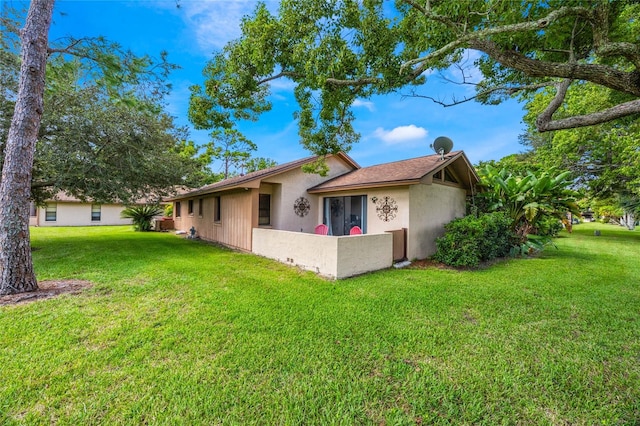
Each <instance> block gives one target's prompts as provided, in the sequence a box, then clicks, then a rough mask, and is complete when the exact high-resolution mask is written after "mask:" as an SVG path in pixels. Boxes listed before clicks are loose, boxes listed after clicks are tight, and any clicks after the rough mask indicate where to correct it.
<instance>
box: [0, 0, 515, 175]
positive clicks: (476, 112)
mask: <svg viewBox="0 0 640 426" xmlns="http://www.w3.org/2000/svg"><path fill="white" fill-rule="evenodd" d="M0 2H2V3H5V4H6V3H9V4H12V5H13V6H15V7H20V6H22V5H26V4H28V2H27V1H24V0H0ZM180 3H181V7H180V8H176V3H175V1H174V0H161V1H156V0H137V1H119V0H109V1H94V0H57V1H56V7H55V11H54V22H53V25H52V28H51V32H50V39H51V40H54V39H56V38H59V37H63V36H69V35H70V36H74V37H90V36H98V35H102V36H105V37H106V38H108V39H110V40H112V41H116V42H118V43H120V44H121V45H122V46H123V47H125V48H129V49H131V50H132V51H133V52H135V53H137V54H145V53H146V54H150V55H153V56H157V55H158V54H159V52H160V51H162V50H166V51H167V52H168V53H169V61H171V62H173V63H176V64H178V65H180V66H181V67H182V68H181V69H179V70H176V71H175V72H173V73H172V76H171V80H172V84H173V92H172V94H171V96H170V97H169V98H168V107H167V108H168V111H169V112H170V113H171V114H172V115H174V116H175V117H176V118H177V122H178V123H179V124H182V125H189V122H188V119H187V110H188V103H189V86H191V85H194V84H201V83H202V81H203V77H202V74H201V71H202V69H203V67H204V66H205V63H206V62H207V61H208V60H209V59H210V58H211V56H212V53H213V52H214V51H215V50H217V49H219V48H221V47H222V46H224V44H225V43H226V42H227V41H229V40H232V39H234V38H236V37H238V36H239V35H240V30H239V22H240V19H241V17H242V16H243V15H246V14H250V13H251V12H252V11H253V9H254V7H255V4H256V3H255V2H254V1H231V0H224V1H220V0H209V1H203V0H181V1H180ZM266 3H267V4H268V6H269V8H270V9H271V10H273V11H275V10H277V6H278V2H276V1H267V2H266ZM471 54H473V53H471ZM450 77H455V76H454V75H451V76H450ZM464 90H471V89H463V88H460V87H457V86H455V85H452V84H447V83H445V82H444V80H443V79H441V78H440V76H438V75H437V74H435V75H430V76H429V77H428V82H427V84H426V85H425V87H424V88H422V89H421V90H420V93H425V94H429V95H430V96H433V97H436V98H445V97H450V96H451V95H452V94H454V93H455V94H456V97H458V98H460V97H461V96H463V95H464V93H465V92H464ZM272 101H273V110H272V111H270V112H268V113H265V114H263V115H262V116H261V117H260V119H259V121H257V122H246V123H245V122H243V123H239V126H238V127H239V129H240V130H241V131H242V132H243V133H244V134H245V135H246V136H247V137H249V138H250V139H251V140H252V141H253V142H255V143H256V144H257V145H258V152H257V153H255V155H256V156H261V157H269V158H272V159H274V160H276V161H277V162H278V163H284V162H287V161H291V160H295V159H297V158H300V157H303V156H307V155H309V153H308V152H306V151H305V150H304V149H303V148H302V147H301V146H300V144H299V138H298V129H297V126H296V123H295V121H294V119H293V116H292V113H293V112H294V111H295V110H296V108H297V105H296V102H295V100H294V98H293V85H292V84H291V83H290V82H287V81H276V82H275V83H274V84H273V86H272ZM354 108H355V111H356V117H357V119H356V121H355V123H354V125H355V128H356V130H357V131H358V132H359V133H360V134H361V140H360V142H359V143H358V144H356V145H354V147H353V149H352V150H351V151H350V152H349V155H351V156H352V157H353V158H354V159H355V160H356V161H357V162H358V163H359V164H360V165H362V166H368V165H372V164H378V163H383V162H388V161H395V160H401V159H406V158H411V157H416V156H421V155H428V154H431V153H433V151H432V150H431V148H430V147H429V145H430V144H431V143H432V142H433V140H434V139H435V138H436V137H438V136H448V137H450V138H451V139H452V140H453V141H454V149H462V150H464V151H465V153H466V154H467V156H468V157H469V159H470V160H471V162H472V163H477V162H478V161H480V160H490V159H500V158H502V157H504V156H505V155H509V154H512V153H515V152H520V151H522V150H523V147H522V146H521V145H520V144H519V143H518V135H519V134H521V133H523V129H524V125H523V124H522V116H523V111H522V106H521V105H520V104H518V103H517V102H515V101H509V102H507V103H504V104H502V105H499V106H483V105H480V104H478V103H475V102H468V103H465V104H462V105H459V106H455V107H449V108H444V107H442V106H440V105H437V104H435V103H433V102H431V101H429V100H426V99H419V98H404V99H403V98H402V96H401V94H397V95H387V96H384V97H382V96H380V97H375V98H372V99H368V100H364V99H363V100H360V101H358V102H357V104H356V105H354ZM190 127H191V126H190ZM191 129H192V128H191ZM191 139H193V140H194V141H196V142H197V143H204V142H207V141H208V140H209V132H207V131H195V130H193V129H192V130H191Z"/></svg>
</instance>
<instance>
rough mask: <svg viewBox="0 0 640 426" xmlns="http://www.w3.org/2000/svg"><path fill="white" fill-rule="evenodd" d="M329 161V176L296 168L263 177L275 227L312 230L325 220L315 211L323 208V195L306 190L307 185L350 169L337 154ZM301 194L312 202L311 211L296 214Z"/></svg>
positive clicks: (262, 189)
mask: <svg viewBox="0 0 640 426" xmlns="http://www.w3.org/2000/svg"><path fill="white" fill-rule="evenodd" d="M327 165H328V166H329V174H328V175H327V176H320V175H318V174H314V173H304V172H303V171H302V170H301V169H300V168H297V169H295V170H290V171H288V172H286V173H282V174H279V175H277V176H273V177H271V178H269V179H265V181H263V183H262V186H261V187H260V192H261V193H264V194H269V193H270V194H271V227H272V228H273V229H280V230H283V231H296V232H313V230H314V228H315V227H316V225H318V224H320V223H322V216H320V220H319V221H318V216H317V214H316V213H315V212H317V211H319V210H322V205H321V204H320V197H318V196H317V195H314V194H309V193H307V189H309V188H312V187H314V186H316V185H318V184H320V183H322V182H324V181H326V180H328V179H331V178H334V177H336V176H340V175H342V174H344V173H346V172H348V171H350V170H351V168H350V167H348V166H346V165H345V164H344V163H343V162H342V161H340V160H338V159H337V158H335V157H329V158H327ZM300 197H304V198H306V199H307V200H308V201H309V203H310V205H311V208H310V209H309V213H308V214H307V215H305V216H303V217H300V216H298V215H296V214H295V213H294V211H293V206H294V203H295V202H296V200H297V199H298V198H300Z"/></svg>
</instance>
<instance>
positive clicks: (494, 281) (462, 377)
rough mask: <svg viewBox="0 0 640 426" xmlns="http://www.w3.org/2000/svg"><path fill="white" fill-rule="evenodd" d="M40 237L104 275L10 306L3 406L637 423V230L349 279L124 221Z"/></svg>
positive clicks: (326, 419)
mask: <svg viewBox="0 0 640 426" xmlns="http://www.w3.org/2000/svg"><path fill="white" fill-rule="evenodd" d="M596 228H598V229H600V230H601V231H602V235H601V236H599V237H596V236H594V229H596ZM32 238H33V246H34V247H36V248H38V250H37V251H35V252H34V259H35V267H36V272H37V274H38V278H39V280H50V279H83V280H90V281H92V282H93V283H94V284H95V285H94V286H93V287H92V288H91V289H88V290H85V291H84V292H83V293H82V294H80V295H64V296H61V297H58V298H55V299H49V300H43V301H37V302H33V303H27V304H20V305H15V306H3V307H0V424H8V425H13V424H29V425H32V424H43V425H48V424H53V423H56V424H73V425H77V424H154V425H155V424H171V425H173V424H188V425H193V424H208V425H209V424H243V425H244V424H255V425H270V424H283V425H284V424H286V425H295V424H322V425H324V424H336V425H343V424H346V425H348V424H375V425H379V424H393V425H396V424H400V425H401V424H425V425H426V424H489V425H493V424H526V425H529V424H533V425H537V424H540V425H562V424H571V425H581V424H584V425H593V424H601V425H628V424H639V423H640V250H639V247H640V231H634V232H630V231H626V230H624V229H622V228H619V227H614V226H605V225H597V226H596V225H595V224H584V225H577V226H575V227H574V233H573V234H572V235H570V236H568V235H567V234H563V236H562V237H561V238H559V239H558V240H556V244H557V247H558V249H557V250H556V249H554V248H549V249H547V250H546V251H545V253H544V254H543V255H542V256H540V257H538V258H535V259H525V260H509V261H506V262H503V263H500V264H496V265H494V266H491V267H489V268H487V269H483V270H480V271H473V272H468V271H465V272H458V271H451V270H440V269H436V268H430V269H406V270H395V269H391V270H386V271H381V272H378V273H373V274H369V275H365V276H361V277H357V278H353V279H348V280H344V281H337V282H331V281H325V280H322V279H320V278H318V277H316V276H315V275H313V274H311V273H307V272H299V271H297V270H295V269H291V268H289V267H286V266H284V265H281V264H278V263H276V262H273V261H270V260H266V259H262V258H258V257H255V256H253V255H249V254H241V253H235V252H232V251H228V250H223V249H220V248H217V247H213V246H210V245H207V244H204V243H200V242H194V241H188V240H183V239H180V238H178V237H176V236H174V235H170V234H160V233H134V232H132V231H131V229H130V228H129V227H102V228H99V227H93V228H60V229H53V228H48V229H47V228H37V229H33V230H32Z"/></svg>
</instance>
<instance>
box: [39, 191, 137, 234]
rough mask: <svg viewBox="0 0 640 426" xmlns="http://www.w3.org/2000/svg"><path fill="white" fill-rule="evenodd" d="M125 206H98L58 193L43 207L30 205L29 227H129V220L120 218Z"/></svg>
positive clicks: (118, 204)
mask: <svg viewBox="0 0 640 426" xmlns="http://www.w3.org/2000/svg"><path fill="white" fill-rule="evenodd" d="M125 208H126V206H125V205H124V204H122V203H108V204H100V203H93V202H91V201H82V200H80V199H78V198H76V197H73V196H71V195H69V194H67V193H65V192H62V191H61V192H58V193H57V194H56V195H55V196H54V197H52V198H51V199H50V200H47V201H46V204H45V205H44V206H36V205H35V203H31V208H30V213H29V225H30V226H99V225H131V224H132V221H131V219H123V218H122V217H120V214H121V213H122V211H123V210H124V209H125Z"/></svg>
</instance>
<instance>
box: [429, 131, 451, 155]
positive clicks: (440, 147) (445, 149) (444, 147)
mask: <svg viewBox="0 0 640 426" xmlns="http://www.w3.org/2000/svg"><path fill="white" fill-rule="evenodd" d="M431 148H433V150H434V151H435V152H437V153H438V154H440V159H441V160H444V156H445V154H448V153H450V152H451V150H452V149H453V141H452V140H451V139H449V138H448V137H446V136H438V137H437V138H436V140H434V141H433V144H431Z"/></svg>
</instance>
